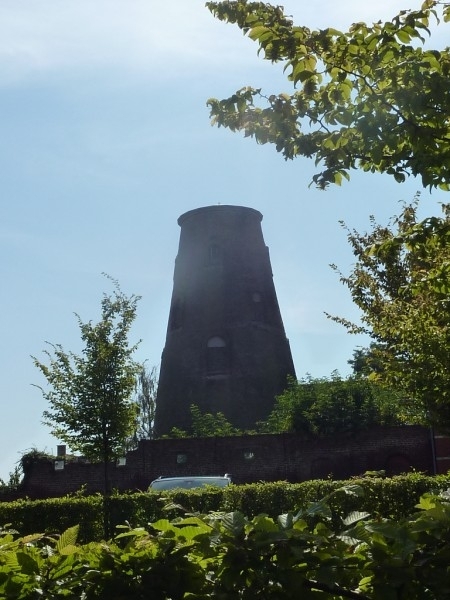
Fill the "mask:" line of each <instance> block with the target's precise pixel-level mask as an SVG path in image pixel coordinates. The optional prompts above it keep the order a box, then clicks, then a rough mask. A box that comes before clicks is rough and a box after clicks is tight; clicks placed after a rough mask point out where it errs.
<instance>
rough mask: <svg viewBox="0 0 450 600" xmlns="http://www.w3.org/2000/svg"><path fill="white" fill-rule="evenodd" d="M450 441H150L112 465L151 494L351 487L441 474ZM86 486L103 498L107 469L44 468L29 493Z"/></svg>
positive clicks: (379, 434)
mask: <svg viewBox="0 0 450 600" xmlns="http://www.w3.org/2000/svg"><path fill="white" fill-rule="evenodd" d="M446 439H447V443H448V447H447V446H445V447H444V440H443V439H442V441H440V440H439V439H436V441H435V443H434V444H433V440H432V436H431V434H430V431H429V430H428V429H425V428H422V427H419V426H407V427H390V428H383V427H380V428H373V429H371V430H369V431H363V432H360V433H359V434H356V435H340V436H335V437H333V438H332V439H326V440H324V439H317V438H316V439H305V438H304V437H302V436H299V435H295V434H280V435H255V436H242V437H224V438H191V439H179V440H173V439H172V440H168V439H159V440H143V441H141V442H140V443H139V446H138V448H137V449H136V450H134V451H132V452H129V453H128V454H127V456H126V464H125V465H123V466H117V465H111V467H110V477H111V486H112V487H113V488H116V489H119V490H135V489H140V490H146V489H147V487H148V485H149V484H150V482H151V481H152V480H153V479H155V478H156V477H158V476H159V475H165V476H171V475H172V476H176V475H187V474H190V475H223V474H224V473H230V474H231V475H232V478H233V481H234V482H235V483H251V482H256V481H279V480H286V481H291V482H299V481H305V480H308V479H317V478H324V477H328V476H332V477H333V478H335V479H343V478H347V477H350V476H353V475H361V474H363V473H364V472H365V471H378V470H384V471H386V473H387V474H388V475H395V474H398V473H402V472H407V471H409V470H412V469H415V470H416V471H421V472H426V473H429V474H433V473H434V472H435V471H436V468H435V461H434V451H435V449H437V450H438V452H440V448H438V447H437V446H439V444H441V445H442V446H443V450H445V452H447V456H448V457H450V439H449V438H446ZM449 463H450V458H449ZM438 464H440V465H441V467H442V470H440V471H439V472H445V471H444V470H443V469H444V462H443V461H441V462H440V463H438ZM60 466H61V464H60ZM445 470H446V469H445ZM83 485H85V486H86V488H87V491H88V492H97V491H102V489H103V467H102V465H94V464H89V463H86V462H81V461H78V462H67V463H65V464H64V468H63V469H58V470H56V469H55V464H54V461H51V460H40V461H38V462H36V463H34V464H33V465H32V466H31V467H30V469H29V470H28V471H27V473H26V475H25V478H24V484H23V490H22V491H23V495H27V496H29V497H31V498H38V497H51V496H61V495H64V494H67V493H70V492H75V491H77V490H79V489H80V488H81V486H83Z"/></svg>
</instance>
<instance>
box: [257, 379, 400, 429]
mask: <svg viewBox="0 0 450 600" xmlns="http://www.w3.org/2000/svg"><path fill="white" fill-rule="evenodd" d="M397 406H398V396H397V395H396V394H395V393H393V392H390V391H388V390H386V389H384V388H382V387H381V386H379V385H376V384H374V383H372V382H370V381H367V380H366V379H363V378H359V377H349V378H347V379H342V378H341V377H340V376H339V374H337V373H333V374H332V376H331V378H313V377H306V378H304V379H302V380H300V381H295V380H294V379H292V378H291V380H290V381H289V386H288V389H287V390H286V391H285V392H284V393H283V394H281V395H280V396H278V397H277V399H276V403H275V408H274V410H273V411H272V413H271V414H270V416H269V418H268V419H267V421H266V422H265V423H262V424H260V427H261V430H262V431H264V432H267V433H283V432H297V433H303V434H304V433H306V434H313V435H321V436H331V435H334V434H336V433H352V432H356V431H360V430H362V429H367V428H369V427H371V426H374V425H398V424H400V423H401V422H402V419H401V418H400V417H399V416H398V408H397Z"/></svg>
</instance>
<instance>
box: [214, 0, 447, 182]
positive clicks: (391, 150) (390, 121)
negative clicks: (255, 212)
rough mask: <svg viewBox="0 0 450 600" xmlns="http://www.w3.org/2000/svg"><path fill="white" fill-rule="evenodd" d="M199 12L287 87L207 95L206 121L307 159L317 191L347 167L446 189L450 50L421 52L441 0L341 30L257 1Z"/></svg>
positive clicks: (440, 18) (443, 14) (442, 16)
mask: <svg viewBox="0 0 450 600" xmlns="http://www.w3.org/2000/svg"><path fill="white" fill-rule="evenodd" d="M206 5H207V7H208V8H209V10H210V11H211V12H212V14H213V15H214V16H215V17H217V18H218V19H220V20H222V21H225V22H228V23H233V24H236V25H237V26H238V27H239V28H240V29H241V30H242V31H243V33H244V34H246V35H248V37H249V38H250V39H252V40H254V41H255V42H256V43H257V44H258V47H259V49H258V52H259V53H260V54H261V55H262V56H263V58H264V59H266V60H270V61H272V62H273V63H277V62H281V63H283V64H284V69H285V71H286V72H287V78H288V81H289V82H290V84H291V86H292V85H293V86H294V91H293V92H281V93H272V92H263V90H261V89H257V88H253V87H244V88H242V89H240V90H238V91H236V92H235V93H234V94H233V95H231V96H230V97H229V98H226V99H223V100H218V99H214V98H212V99H210V100H208V105H209V107H210V115H211V122H212V124H215V125H218V126H219V127H220V126H225V127H228V128H229V129H231V130H232V131H242V132H243V133H244V135H245V136H247V137H248V136H250V137H253V138H254V139H255V140H256V141H257V142H258V143H260V144H266V143H272V144H275V147H276V149H277V151H278V152H281V153H282V154H283V156H284V157H285V158H286V159H293V158H295V157H297V156H305V157H308V158H314V159H315V164H316V166H318V168H319V169H320V171H319V172H318V173H316V174H315V175H314V176H313V181H314V183H315V184H316V185H317V186H318V187H319V188H322V189H323V188H326V187H327V186H328V185H329V184H330V183H336V184H340V183H341V182H342V179H343V178H346V179H348V178H349V173H350V171H351V170H352V169H362V170H363V171H369V172H380V173H387V174H389V175H392V176H393V177H394V178H395V179H396V181H398V182H402V181H404V180H405V178H406V177H407V176H408V175H413V176H418V177H420V178H421V180H422V184H423V186H424V187H430V188H435V187H438V188H441V189H444V190H449V189H450V95H449V93H448V81H449V76H450V49H449V48H446V49H440V50H437V49H430V48H428V46H425V42H426V40H427V38H429V36H430V35H431V30H430V26H431V25H432V24H440V25H441V26H442V22H444V23H446V22H448V21H449V20H450V4H449V3H448V2H441V1H438V0H425V2H423V4H422V6H421V8H419V9H418V10H403V11H401V12H400V13H399V14H398V15H396V16H394V17H393V18H392V20H390V21H387V22H384V23H383V22H381V21H379V22H377V23H374V24H372V25H368V24H366V23H362V22H357V23H354V24H353V25H352V26H351V27H350V28H349V30H348V31H346V32H341V31H338V30H336V29H333V28H331V27H330V28H327V29H323V30H317V31H314V30H310V29H308V27H305V26H300V25H294V23H293V21H292V19H291V18H290V17H288V16H286V15H285V14H284V12H283V8H282V7H281V6H273V5H271V4H266V3H263V2H250V1H247V0H226V1H223V2H207V3H206ZM291 86H290V87H291Z"/></svg>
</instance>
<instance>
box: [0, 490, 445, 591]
mask: <svg viewBox="0 0 450 600" xmlns="http://www.w3.org/2000/svg"><path fill="white" fill-rule="evenodd" d="M440 483H442V481H441V482H440ZM147 496H149V495H147ZM366 496H367V494H366ZM341 497H349V498H354V499H356V500H357V501H358V500H360V499H361V498H362V497H364V491H363V489H362V488H361V486H360V485H358V484H356V483H351V484H347V485H344V486H340V487H338V488H337V489H334V490H333V491H331V492H330V493H329V494H327V495H326V496H325V497H324V498H322V499H321V500H319V501H316V502H309V503H307V504H306V505H305V506H304V507H303V508H301V509H299V510H296V511H293V512H285V513H283V514H281V515H279V516H278V517H276V518H274V517H270V516H268V515H267V514H258V515H256V516H254V517H253V518H247V517H245V516H244V514H243V513H242V512H240V511H230V512H226V511H222V512H218V511H214V512H210V513H209V514H195V515H194V514H191V515H187V516H184V517H179V518H176V519H173V520H171V521H170V520H168V519H166V518H162V519H158V520H156V521H154V522H153V523H152V524H150V525H147V526H145V527H132V526H130V525H123V526H121V527H120V528H119V533H118V535H116V537H115V538H114V539H113V540H110V541H108V542H101V543H96V542H91V543H88V544H84V545H80V544H78V543H77V536H78V526H73V527H70V528H68V529H66V530H65V531H64V532H63V533H62V534H61V535H59V536H48V535H44V534H34V535H29V536H25V537H19V538H16V537H15V533H14V532H13V531H11V530H8V529H5V530H3V531H1V530H0V597H1V598H9V599H16V600H19V599H32V598H33V599H34V598H42V599H50V598H52V599H54V598H83V599H84V600H90V599H105V600H106V599H108V600H114V599H117V600H119V599H123V598H133V599H142V600H144V598H145V599H146V598H149V597H151V598H152V599H155V600H160V599H161V600H166V599H171V600H178V599H181V598H188V597H189V598H190V599H191V600H193V599H195V598H198V599H199V600H200V599H202V600H204V599H206V598H221V599H222V600H235V599H238V598H242V599H243V600H247V599H249V600H253V599H254V598H264V599H266V598H267V599H272V598H273V599H274V600H275V599H277V600H284V599H286V600H288V599H291V598H292V599H294V598H295V599H297V598H299V597H301V598H310V599H314V598H317V599H323V598H325V599H336V600H338V599H342V598H353V599H354V598H358V599H360V600H369V599H374V600H378V599H380V600H381V599H382V600H391V599H393V600H394V599H398V598H408V600H415V599H417V600H419V599H420V600H423V599H430V600H431V599H435V600H440V599H444V598H448V597H449V594H450V580H449V578H448V564H449V556H450V541H449V540H450V496H449V494H448V493H443V494H441V495H439V496H438V495H431V494H425V495H424V496H422V498H421V499H420V502H419V504H418V505H417V506H416V507H415V510H414V512H413V513H412V514H410V515H409V516H407V517H403V518H401V519H398V518H394V519H393V518H382V517H380V516H377V517H375V518H373V517H370V516H369V515H368V514H367V513H366V512H364V511H362V510H355V511H352V512H350V513H349V514H347V515H346V516H345V517H344V518H340V519H338V520H336V519H334V520H333V503H334V502H335V500H336V499H338V498H341ZM417 509H418V510H417ZM334 516H335V517H336V515H334Z"/></svg>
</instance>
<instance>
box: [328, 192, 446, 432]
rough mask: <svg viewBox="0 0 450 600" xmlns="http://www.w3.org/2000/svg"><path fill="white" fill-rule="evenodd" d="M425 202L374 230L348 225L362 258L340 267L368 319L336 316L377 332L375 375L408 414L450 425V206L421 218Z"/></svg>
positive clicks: (355, 328)
mask: <svg viewBox="0 0 450 600" xmlns="http://www.w3.org/2000/svg"><path fill="white" fill-rule="evenodd" d="M418 202H419V201H418V198H416V200H415V201H414V202H413V203H411V204H405V205H403V207H402V211H401V213H400V214H399V216H397V217H395V218H394V219H392V220H391V222H390V223H388V224H387V225H380V224H378V223H376V222H375V220H374V219H373V218H372V219H371V228H370V230H369V231H368V232H364V233H358V232H357V231H355V230H350V229H349V228H347V227H346V226H345V225H344V228H345V230H346V233H347V239H348V241H349V244H350V246H351V249H352V251H353V254H354V256H355V263H354V266H353V268H352V270H351V272H350V274H349V275H345V274H342V273H341V272H340V271H339V270H338V269H337V267H336V266H334V267H333V268H334V269H335V270H336V272H337V273H338V275H339V278H340V281H341V282H342V283H343V284H344V285H345V286H346V287H348V289H349V292H350V294H351V297H352V300H353V302H354V303H355V304H356V306H357V307H358V308H359V310H360V314H361V324H355V323H352V322H350V321H348V320H347V319H345V318H342V317H339V316H336V317H332V318H333V319H334V320H335V321H337V322H338V323H341V324H342V325H344V326H345V327H346V328H347V330H348V331H349V332H350V333H357V332H365V333H367V334H368V335H370V336H371V338H372V340H373V341H374V343H373V344H372V346H371V347H370V353H369V354H368V355H367V358H368V359H369V364H368V365H367V366H369V367H372V368H371V369H370V371H369V373H368V377H369V379H370V380H372V381H374V382H379V383H381V384H383V385H385V386H389V387H390V388H394V389H396V390H398V391H399V392H400V395H399V400H400V401H399V402H398V405H399V410H400V411H401V412H402V414H403V415H404V419H405V420H406V421H408V422H410V423H420V424H423V425H432V426H434V427H436V428H437V429H438V430H440V431H450V371H449V368H448V367H449V364H450V327H449V308H450V303H449V298H450V268H449V264H450V206H447V205H444V206H443V207H442V208H443V214H442V216H441V217H429V218H427V219H424V220H423V221H419V219H418V214H417V213H418ZM377 365H378V368H376V366H377Z"/></svg>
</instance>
